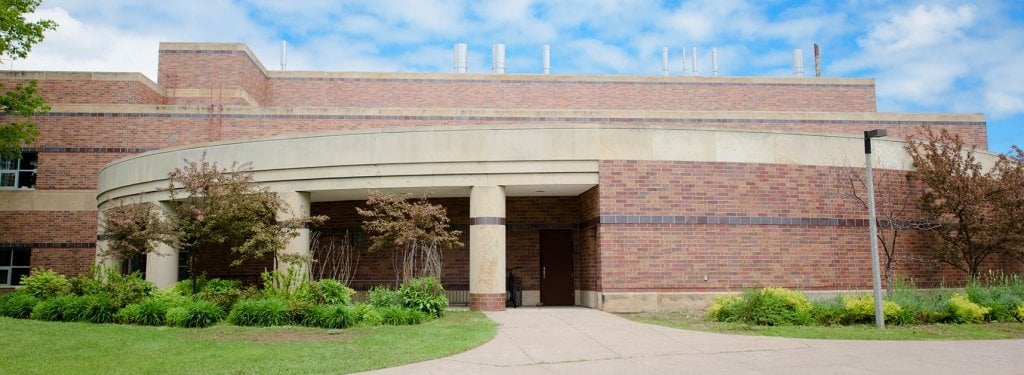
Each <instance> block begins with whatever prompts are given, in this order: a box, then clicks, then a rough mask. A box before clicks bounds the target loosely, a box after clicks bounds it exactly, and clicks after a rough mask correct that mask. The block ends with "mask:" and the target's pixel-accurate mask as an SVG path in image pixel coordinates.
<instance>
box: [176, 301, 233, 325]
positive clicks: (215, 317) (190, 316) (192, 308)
mask: <svg viewBox="0 0 1024 375" xmlns="http://www.w3.org/2000/svg"><path fill="white" fill-rule="evenodd" d="M223 318H224V310H221V308H220V306H217V304H216V303H213V302H210V301H189V302H185V303H183V304H181V305H179V306H176V307H171V308H168V309H167V316H166V317H165V323H166V324H167V325H169V326H173V327H196V328H203V327H209V326H211V325H213V324H215V323H217V322H219V321H220V320H221V319H223Z"/></svg>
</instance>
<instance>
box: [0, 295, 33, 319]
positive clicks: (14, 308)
mask: <svg viewBox="0 0 1024 375" xmlns="http://www.w3.org/2000/svg"><path fill="white" fill-rule="evenodd" d="M37 303H39V298H36V297H35V296H33V295H31V294H28V293H25V292H21V291H17V292H14V293H10V294H6V295H4V296H0V316H6V317H9V318H17V319H28V318H29V317H31V316H32V309H33V308H34V307H36V304H37Z"/></svg>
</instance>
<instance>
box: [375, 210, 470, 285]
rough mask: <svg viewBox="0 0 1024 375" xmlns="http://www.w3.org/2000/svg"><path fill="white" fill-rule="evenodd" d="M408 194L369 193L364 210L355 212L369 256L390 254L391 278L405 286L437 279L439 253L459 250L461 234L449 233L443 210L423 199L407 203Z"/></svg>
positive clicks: (439, 264) (439, 270)
mask: <svg viewBox="0 0 1024 375" xmlns="http://www.w3.org/2000/svg"><path fill="white" fill-rule="evenodd" d="M410 197H411V196H410V195H409V194H404V195H398V194H388V193H383V192H378V191H374V192H370V195H369V198H368V199H367V201H366V205H367V208H366V209H362V208H356V211H358V212H359V215H361V216H362V217H363V218H365V219H366V220H365V221H363V230H364V231H366V233H368V234H369V235H370V247H369V251H370V252H377V251H390V252H392V255H393V258H392V259H393V260H394V264H393V266H394V269H395V277H396V279H397V280H398V281H399V282H405V281H406V280H411V279H414V278H417V277H424V276H432V277H434V278H436V279H438V280H440V279H441V265H442V264H443V261H442V258H441V256H442V255H443V254H442V250H447V249H453V248H460V247H463V246H464V245H463V243H462V242H461V241H459V235H461V234H462V232H460V231H457V230H451V229H449V224H448V223H449V219H448V212H447V210H446V209H445V208H444V206H441V205H436V204H431V203H430V202H428V201H427V199H426V197H423V198H421V199H419V200H417V201H414V202H410V201H409V198H410Z"/></svg>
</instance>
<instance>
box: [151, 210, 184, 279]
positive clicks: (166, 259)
mask: <svg viewBox="0 0 1024 375" xmlns="http://www.w3.org/2000/svg"><path fill="white" fill-rule="evenodd" d="M159 207H160V217H161V218H162V219H164V220H167V219H168V218H169V217H171V215H173V211H171V206H170V204H168V203H167V202H160V203H159ZM178 256H179V254H178V249H175V248H174V247H171V246H170V245H167V244H165V243H162V242H161V243H157V244H156V252H155V253H149V254H146V280H149V281H151V282H153V284H155V285H156V287H157V288H167V287H170V286H172V285H174V283H176V282H178Z"/></svg>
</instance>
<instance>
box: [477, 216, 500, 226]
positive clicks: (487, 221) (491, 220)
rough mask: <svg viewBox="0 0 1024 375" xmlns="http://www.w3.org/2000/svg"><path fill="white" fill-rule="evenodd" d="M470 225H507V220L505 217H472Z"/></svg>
mask: <svg viewBox="0 0 1024 375" xmlns="http://www.w3.org/2000/svg"><path fill="white" fill-rule="evenodd" d="M469 225H505V218H503V217H492V216H484V217H471V218H469Z"/></svg>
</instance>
